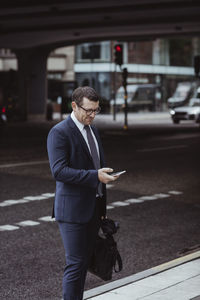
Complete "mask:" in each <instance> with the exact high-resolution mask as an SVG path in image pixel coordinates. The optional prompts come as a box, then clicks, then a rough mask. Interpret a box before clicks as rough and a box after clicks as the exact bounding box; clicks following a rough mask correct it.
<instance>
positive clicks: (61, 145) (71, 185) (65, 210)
mask: <svg viewBox="0 0 200 300" xmlns="http://www.w3.org/2000/svg"><path fill="white" fill-rule="evenodd" d="M91 128H92V130H93V132H94V134H95V137H96V139H97V142H98V145H99V152H100V163H101V167H104V166H105V162H104V154H103V148H102V144H101V141H100V138H99V135H98V132H97V130H96V128H95V127H93V126H91ZM47 150H48V156H49V162H50V168H51V172H52V175H53V177H54V178H55V180H56V193H55V202H54V213H55V218H56V220H57V221H63V222H73V223H87V222H89V221H90V219H91V218H92V216H93V213H94V209H95V203H96V191H97V186H98V184H99V180H98V171H97V170H95V167H94V165H93V161H92V157H91V155H90V152H89V149H88V146H87V144H86V142H85V140H84V138H83V136H82V134H81V132H80V130H79V129H78V128H77V126H76V125H75V123H74V122H73V120H72V119H71V116H69V117H68V118H67V119H66V120H64V121H62V122H60V123H58V124H57V125H55V126H54V127H53V128H52V129H51V130H50V132H49V134H48V138H47ZM100 201H101V205H100V215H101V216H105V215H106V187H105V184H103V199H101V200H100Z"/></svg>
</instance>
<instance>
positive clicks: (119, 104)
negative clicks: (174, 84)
mask: <svg viewBox="0 0 200 300" xmlns="http://www.w3.org/2000/svg"><path fill="white" fill-rule="evenodd" d="M127 93H128V97H127V104H128V109H129V110H132V111H138V110H144V109H148V110H149V111H157V110H161V106H162V94H161V88H160V86H159V85H157V84H138V85H134V84H132V85H127ZM110 105H111V107H112V106H113V105H114V100H111V101H110ZM124 105H125V103H124V88H123V87H122V86H121V87H120V88H119V89H118V91H117V93H116V110H117V111H119V110H122V109H123V108H124Z"/></svg>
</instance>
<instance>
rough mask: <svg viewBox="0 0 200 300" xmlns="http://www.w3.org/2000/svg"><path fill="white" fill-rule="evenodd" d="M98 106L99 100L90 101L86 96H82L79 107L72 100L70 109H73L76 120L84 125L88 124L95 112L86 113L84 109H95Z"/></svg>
mask: <svg viewBox="0 0 200 300" xmlns="http://www.w3.org/2000/svg"><path fill="white" fill-rule="evenodd" d="M98 107H99V101H98V102H94V101H90V100H89V99H88V98H85V97H84V98H83V102H82V104H81V107H80V106H78V105H77V104H76V103H75V102H72V109H73V111H74V114H75V116H76V118H77V120H78V121H79V122H81V123H82V124H84V125H90V124H91V123H92V121H93V120H94V118H95V115H96V114H95V112H92V113H91V114H88V113H87V112H86V111H85V110H84V109H87V110H88V109H92V110H95V109H98Z"/></svg>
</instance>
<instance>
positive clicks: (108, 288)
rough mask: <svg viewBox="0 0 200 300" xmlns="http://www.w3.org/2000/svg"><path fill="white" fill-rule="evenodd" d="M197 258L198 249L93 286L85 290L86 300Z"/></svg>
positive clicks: (198, 254)
mask: <svg viewBox="0 0 200 300" xmlns="http://www.w3.org/2000/svg"><path fill="white" fill-rule="evenodd" d="M197 258H200V251H196V252H194V253H191V254H188V255H185V256H182V257H179V258H176V259H174V260H171V261H169V262H166V263H164V264H161V265H158V266H156V267H153V268H151V269H147V270H145V271H142V272H139V273H137V274H134V275H131V276H128V277H125V278H122V279H118V280H115V281H112V282H110V283H107V284H104V285H101V286H98V287H96V288H93V289H91V290H88V291H85V292H84V298H83V299H84V300H86V299H90V298H92V297H95V296H98V295H101V294H104V293H106V292H109V291H111V290H114V289H116V288H119V287H122V286H125V285H128V284H130V283H133V282H136V281H139V280H142V279H144V278H147V277H149V276H152V275H155V274H158V273H161V272H164V271H166V270H169V269H172V268H174V267H176V266H179V265H182V264H184V263H187V262H189V261H192V260H195V259H197Z"/></svg>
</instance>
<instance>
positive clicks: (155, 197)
mask: <svg viewBox="0 0 200 300" xmlns="http://www.w3.org/2000/svg"><path fill="white" fill-rule="evenodd" d="M138 199H139V200H144V201H148V200H156V199H158V197H157V196H155V195H154V196H142V197H139V198H138Z"/></svg>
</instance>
